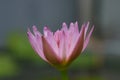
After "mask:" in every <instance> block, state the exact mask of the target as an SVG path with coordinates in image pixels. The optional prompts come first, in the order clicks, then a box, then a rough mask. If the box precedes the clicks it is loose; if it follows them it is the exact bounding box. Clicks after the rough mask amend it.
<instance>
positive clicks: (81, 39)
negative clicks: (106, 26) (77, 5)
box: [67, 27, 85, 64]
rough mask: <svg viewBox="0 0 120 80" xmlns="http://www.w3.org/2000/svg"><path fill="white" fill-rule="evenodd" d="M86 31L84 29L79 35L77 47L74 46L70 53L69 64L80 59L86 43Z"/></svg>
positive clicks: (83, 28)
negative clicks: (79, 56) (77, 58)
mask: <svg viewBox="0 0 120 80" xmlns="http://www.w3.org/2000/svg"><path fill="white" fill-rule="evenodd" d="M84 31H85V27H82V28H81V32H80V35H79V37H78V39H77V41H76V42H75V45H74V47H73V49H72V50H71V52H70V55H69V56H68V59H67V62H68V64H69V63H70V62H71V61H73V60H74V59H75V58H76V57H78V55H79V54H80V53H81V51H82V48H83V42H84Z"/></svg>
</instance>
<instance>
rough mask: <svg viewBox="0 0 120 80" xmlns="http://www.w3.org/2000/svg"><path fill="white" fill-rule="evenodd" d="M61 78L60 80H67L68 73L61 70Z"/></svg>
mask: <svg viewBox="0 0 120 80" xmlns="http://www.w3.org/2000/svg"><path fill="white" fill-rule="evenodd" d="M61 76H62V80H68V73H67V70H66V69H65V70H61Z"/></svg>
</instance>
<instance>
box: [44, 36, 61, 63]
mask: <svg viewBox="0 0 120 80" xmlns="http://www.w3.org/2000/svg"><path fill="white" fill-rule="evenodd" d="M42 41H43V51H44V55H45V57H46V59H47V60H48V61H49V62H50V63H51V64H53V65H58V64H60V59H59V57H58V56H57V55H56V53H55V51H54V49H53V48H52V47H51V45H50V44H49V42H48V41H47V40H46V38H44V37H43V36H42Z"/></svg>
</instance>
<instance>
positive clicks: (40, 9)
mask: <svg viewBox="0 0 120 80" xmlns="http://www.w3.org/2000/svg"><path fill="white" fill-rule="evenodd" d="M119 7H120V1H119V0H10V1H8V0H0V80H61V78H60V77H61V76H60V73H59V71H57V70H56V69H54V68H53V67H51V66H50V65H49V64H48V63H46V62H44V61H43V60H41V58H40V57H39V56H38V55H37V54H36V53H35V52H34V51H33V49H32V48H31V45H30V43H29V41H28V38H27V34H26V32H27V28H28V27H29V28H31V27H32V26H33V25H36V26H37V27H38V29H39V31H41V32H42V29H43V27H44V26H46V25H47V26H48V27H49V28H50V29H51V30H52V31H55V30H57V29H58V28H60V27H61V24H62V22H66V23H67V24H69V23H70V22H75V21H78V22H79V27H81V26H80V25H81V24H82V23H84V22H87V21H90V23H91V24H90V25H94V26H95V29H94V32H93V35H92V37H91V40H90V43H89V45H88V47H87V49H86V50H85V51H84V52H83V53H82V54H81V55H80V56H79V57H78V58H77V59H76V60H75V61H74V62H73V63H72V64H71V65H70V67H69V70H68V71H69V72H68V73H69V77H70V80H119V79H120V62H119V61H120V35H119V32H120V27H119V26H120V22H119V21H120V16H119V14H120V9H119Z"/></svg>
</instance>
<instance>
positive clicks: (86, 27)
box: [84, 22, 90, 38]
mask: <svg viewBox="0 0 120 80" xmlns="http://www.w3.org/2000/svg"><path fill="white" fill-rule="evenodd" d="M89 24H90V23H89V22H88V23H87V24H84V26H85V34H84V35H85V36H84V38H86V34H87V30H88V27H89Z"/></svg>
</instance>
